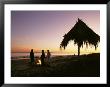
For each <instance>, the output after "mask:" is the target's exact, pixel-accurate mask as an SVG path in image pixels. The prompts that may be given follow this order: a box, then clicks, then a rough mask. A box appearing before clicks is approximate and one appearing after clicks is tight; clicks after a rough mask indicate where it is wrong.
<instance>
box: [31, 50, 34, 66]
mask: <svg viewBox="0 0 110 87" xmlns="http://www.w3.org/2000/svg"><path fill="white" fill-rule="evenodd" d="M30 59H31V64H32V63H34V52H33V49H31V52H30Z"/></svg>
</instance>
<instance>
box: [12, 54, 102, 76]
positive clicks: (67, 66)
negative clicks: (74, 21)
mask: <svg viewBox="0 0 110 87" xmlns="http://www.w3.org/2000/svg"><path fill="white" fill-rule="evenodd" d="M29 61H30V60H29V59H22V60H11V76H12V77H99V76H100V54H99V53H95V54H89V55H82V56H79V57H78V56H66V57H64V56H57V57H54V58H52V59H51V61H50V63H48V62H46V65H45V66H40V65H37V64H36V65H31V64H30V63H29Z"/></svg>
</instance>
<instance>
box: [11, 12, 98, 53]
mask: <svg viewBox="0 0 110 87" xmlns="http://www.w3.org/2000/svg"><path fill="white" fill-rule="evenodd" d="M78 18H80V19H82V21H84V22H85V23H86V24H87V25H88V26H89V27H90V28H91V29H92V30H93V31H94V32H95V33H97V34H98V35H100V11H97V10H95V11H12V12H11V51H12V52H29V51H30V49H34V51H36V52H38V51H41V50H42V49H44V50H47V49H49V50H50V51H52V52H61V50H60V48H59V47H60V43H61V41H62V39H63V35H64V34H65V33H67V32H68V31H69V30H70V29H71V28H72V27H73V26H74V25H75V23H76V21H77V20H78ZM63 51H64V50H63ZM64 52H70V53H77V45H76V46H74V44H73V42H72V41H71V42H70V43H69V44H68V46H67V48H66V50H65V51H64ZM92 52H100V46H99V47H98V49H97V50H96V51H95V49H94V48H91V47H90V48H88V49H86V48H85V47H84V48H83V49H82V48H81V53H92Z"/></svg>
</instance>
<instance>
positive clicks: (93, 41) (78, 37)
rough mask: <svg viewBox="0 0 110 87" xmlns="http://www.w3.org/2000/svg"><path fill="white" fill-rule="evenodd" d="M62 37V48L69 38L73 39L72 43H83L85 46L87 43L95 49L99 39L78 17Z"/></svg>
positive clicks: (81, 44)
mask: <svg viewBox="0 0 110 87" xmlns="http://www.w3.org/2000/svg"><path fill="white" fill-rule="evenodd" d="M63 37H64V38H63V40H62V42H61V44H60V47H61V48H62V47H63V48H64V49H65V47H66V46H67V45H68V43H69V41H70V40H74V44H78V45H79V46H83V44H86V46H88V44H89V45H94V46H95V49H96V48H97V47H98V42H99V41H100V36H99V35H98V34H96V33H95V32H94V31H93V30H92V29H90V28H89V27H88V26H87V25H86V24H85V23H84V22H83V21H82V20H80V19H79V18H78V22H76V24H75V25H74V27H73V28H72V29H71V30H70V31H69V32H68V33H67V34H65V35H64V36H63Z"/></svg>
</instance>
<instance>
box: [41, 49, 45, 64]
mask: <svg viewBox="0 0 110 87" xmlns="http://www.w3.org/2000/svg"><path fill="white" fill-rule="evenodd" d="M44 59H45V53H44V50H42V55H41V65H42V66H44V65H45V63H44Z"/></svg>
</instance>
